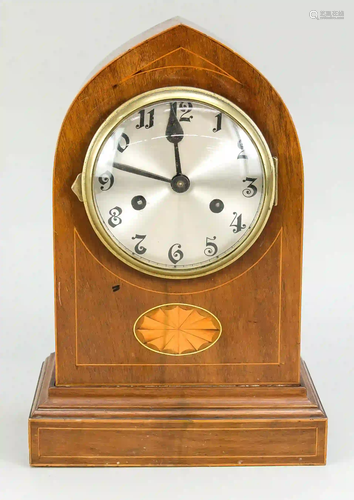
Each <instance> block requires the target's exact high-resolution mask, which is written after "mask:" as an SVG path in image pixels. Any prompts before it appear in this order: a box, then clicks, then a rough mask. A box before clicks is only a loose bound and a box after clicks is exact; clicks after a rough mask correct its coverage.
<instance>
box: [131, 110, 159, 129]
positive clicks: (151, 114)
mask: <svg viewBox="0 0 354 500" xmlns="http://www.w3.org/2000/svg"><path fill="white" fill-rule="evenodd" d="M147 114H148V116H149V120H148V123H147V124H146V125H145V109H142V110H140V111H139V123H138V125H136V128H137V129H139V128H143V127H145V128H146V129H148V128H151V127H153V126H154V115H155V110H154V109H152V110H151V111H149V112H148V113H147Z"/></svg>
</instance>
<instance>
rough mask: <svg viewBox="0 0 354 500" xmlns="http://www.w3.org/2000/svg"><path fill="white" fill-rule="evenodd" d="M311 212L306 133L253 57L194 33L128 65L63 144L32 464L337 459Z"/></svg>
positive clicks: (179, 28)
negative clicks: (305, 226) (305, 325)
mask: <svg viewBox="0 0 354 500" xmlns="http://www.w3.org/2000/svg"><path fill="white" fill-rule="evenodd" d="M302 212H303V173H302V160H301V151H300V146H299V143H298V139H297V136H296V131H295V128H294V125H293V122H292V120H291V117H290V115H289V113H288V111H287V109H286V107H285V105H284V103H283V102H282V100H281V99H280V97H279V96H278V94H277V93H276V92H275V90H274V89H273V88H272V87H271V85H270V84H269V83H268V82H267V80H265V78H264V77H263V76H262V75H261V74H260V73H259V72H258V71H257V70H256V69H255V68H253V67H252V66H251V65H250V64H249V63H248V62H246V61H245V60H244V59H242V58H241V57H240V56H239V55H237V54H235V53H234V52H232V51H231V50H230V49H228V48H227V47H225V46H224V45H221V44H220V43H219V42H217V41H215V40H213V39H212V38H210V37H209V36H207V35H206V34H204V33H202V32H201V31H199V30H197V29H195V28H192V27H190V26H189V25H188V24H186V23H184V22H182V21H180V20H178V19H175V20H172V21H170V22H169V23H167V24H165V25H163V26H159V27H157V28H156V29H155V31H154V32H153V33H149V35H148V36H147V37H145V38H144V39H142V40H140V41H139V43H137V44H136V45H135V46H134V47H133V48H131V49H130V50H128V51H125V52H123V53H121V54H119V55H117V54H113V55H112V56H111V57H110V60H109V62H108V63H106V64H105V65H103V67H101V68H100V69H99V71H98V72H96V73H95V75H94V76H93V77H92V78H91V79H90V80H89V81H88V83H87V84H86V85H85V86H84V87H83V89H82V90H81V91H80V93H79V94H78V96H77V97H76V98H75V100H74V102H73V104H72V105H71V107H70V109H69V111H68V113H67V115H66V117H65V119H64V123H63V126H62V129H61V132H60V135H59V140H58V145H57V151H56V156H55V168H54V249H55V314H56V352H55V354H52V355H51V356H49V357H48V358H47V360H46V361H45V362H44V364H43V367H42V371H41V374H40V379H39V383H38V387H37V390H36V395H35V399H34V403H33V407H32V410H31V414H30V420H29V428H30V460H31V464H32V465H36V466H56V465H61V466H63V465H67V466H83V465H87V466H95V465H96V466H103V465H104V466H107V465H108V466H153V465H156V466H168V465H240V464H242V465H275V464H283V465H284V464H288V465H290V464H296V465H297V464H303V465H305V464H323V463H325V454H326V429H327V417H326V415H325V413H324V410H323V408H322V406H321V403H320V401H319V399H318V396H317V393H316V391H315V388H314V386H313V383H312V381H311V378H310V376H309V374H308V371H307V368H306V365H305V364H304V363H303V362H302V361H301V359H300V351H299V348H300V302H301V256H302Z"/></svg>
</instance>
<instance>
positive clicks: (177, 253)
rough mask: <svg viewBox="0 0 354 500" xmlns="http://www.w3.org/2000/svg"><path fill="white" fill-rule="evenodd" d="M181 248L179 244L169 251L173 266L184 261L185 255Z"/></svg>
mask: <svg viewBox="0 0 354 500" xmlns="http://www.w3.org/2000/svg"><path fill="white" fill-rule="evenodd" d="M181 246H182V245H180V244H179V243H175V244H174V245H172V247H171V248H170V249H169V251H168V258H169V259H170V261H171V262H172V264H177V262H179V261H180V260H182V259H183V257H184V254H183V252H182V250H181Z"/></svg>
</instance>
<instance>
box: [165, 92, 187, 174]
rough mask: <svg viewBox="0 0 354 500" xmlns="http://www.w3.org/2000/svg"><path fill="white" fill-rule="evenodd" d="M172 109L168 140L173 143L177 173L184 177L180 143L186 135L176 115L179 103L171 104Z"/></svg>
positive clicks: (168, 126)
mask: <svg viewBox="0 0 354 500" xmlns="http://www.w3.org/2000/svg"><path fill="white" fill-rule="evenodd" d="M170 107H171V110H170V116H169V119H168V123H167V127H166V139H167V140H168V141H169V142H172V144H173V145H174V149H175V162H176V173H177V175H182V168H181V160H180V157H179V149H178V143H179V142H181V140H182V139H183V137H184V133H183V128H182V127H181V124H180V123H179V121H178V118H177V113H176V108H177V103H176V102H174V103H173V102H171V103H170Z"/></svg>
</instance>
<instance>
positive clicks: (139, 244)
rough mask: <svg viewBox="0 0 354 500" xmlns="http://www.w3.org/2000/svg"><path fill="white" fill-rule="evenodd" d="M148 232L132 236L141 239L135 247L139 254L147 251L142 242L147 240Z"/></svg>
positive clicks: (133, 238)
mask: <svg viewBox="0 0 354 500" xmlns="http://www.w3.org/2000/svg"><path fill="white" fill-rule="evenodd" d="M145 238H146V234H136V235H135V236H133V237H132V240H139V241H138V243H137V244H136V245H135V247H134V251H135V253H137V254H138V255H143V254H144V253H145V252H146V250H147V249H146V248H145V247H144V246H143V245H142V242H143V241H144V240H145Z"/></svg>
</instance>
